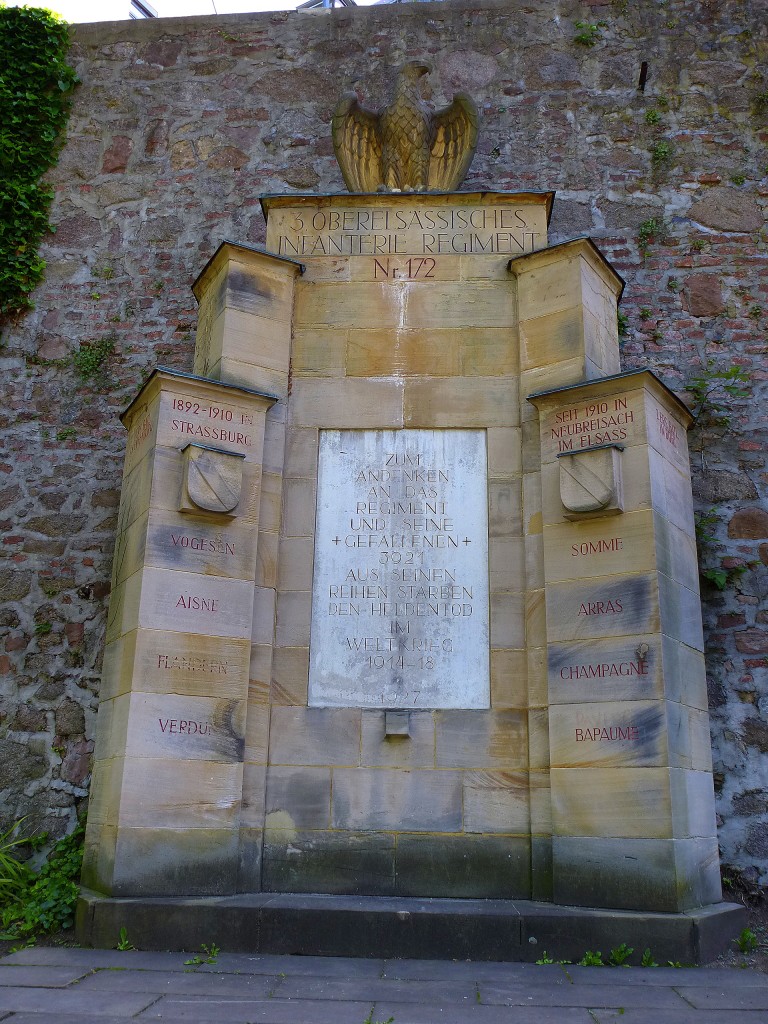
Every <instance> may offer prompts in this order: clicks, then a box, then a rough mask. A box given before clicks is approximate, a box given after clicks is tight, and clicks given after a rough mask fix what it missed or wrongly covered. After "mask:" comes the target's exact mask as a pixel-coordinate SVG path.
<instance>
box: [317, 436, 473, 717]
mask: <svg viewBox="0 0 768 1024" xmlns="http://www.w3.org/2000/svg"><path fill="white" fill-rule="evenodd" d="M488 665H489V632H488V488H487V459H486V444H485V431H483V430H325V431H321V433H320V465H319V477H318V490H317V522H316V528H315V566H314V582H313V594H312V636H311V643H310V660H309V703H310V705H311V706H314V707H364V708H487V707H489V705H490V678H489V667H488Z"/></svg>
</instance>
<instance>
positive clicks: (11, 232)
mask: <svg viewBox="0 0 768 1024" xmlns="http://www.w3.org/2000/svg"><path fill="white" fill-rule="evenodd" d="M68 48H69V30H68V27H67V25H66V23H65V22H63V21H61V20H60V19H59V18H58V16H57V15H55V14H52V13H51V12H50V11H45V10H42V9H39V8H34V7H3V6H0V111H2V117H0V316H2V315H11V316H13V315H18V314H19V313H22V312H24V311H25V310H27V309H30V308H31V306H32V303H31V302H30V301H29V293H30V292H31V291H32V289H33V288H34V287H35V285H36V284H37V283H38V282H39V281H40V280H41V278H42V276H43V270H44V268H45V261H44V260H42V259H41V258H40V256H39V255H38V247H39V244H40V239H41V238H42V236H43V234H44V233H45V232H46V231H48V230H50V224H49V223H48V210H49V208H50V205H51V199H52V198H53V189H52V188H51V187H50V185H46V184H44V183H41V181H40V177H41V175H42V174H44V173H45V171H47V170H48V168H49V167H51V166H53V164H54V163H55V162H56V158H57V156H58V151H59V148H60V146H61V142H62V135H63V129H64V127H65V125H66V121H67V116H68V113H69V104H70V99H71V95H72V90H73V89H74V87H75V85H76V84H77V76H76V75H75V72H74V69H73V68H71V67H70V66H69V65H68V64H67V62H66V54H67V50H68Z"/></svg>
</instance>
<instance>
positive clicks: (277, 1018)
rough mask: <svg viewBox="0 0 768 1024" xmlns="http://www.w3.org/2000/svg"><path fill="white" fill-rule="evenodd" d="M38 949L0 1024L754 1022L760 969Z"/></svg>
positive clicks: (761, 998) (12, 988)
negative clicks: (207, 959) (202, 957)
mask: <svg viewBox="0 0 768 1024" xmlns="http://www.w3.org/2000/svg"><path fill="white" fill-rule="evenodd" d="M191 958H192V954H187V953H147V952H139V951H136V950H132V951H124V952H123V951H118V950H100V949H69V948H64V947H40V948H33V949H25V950H21V951H19V952H17V953H12V954H10V955H9V956H6V957H4V958H3V959H2V960H0V1022H2V1024H83V1022H85V1024H129V1022H139V1024H149V1022H150V1021H167V1022H169V1024H181V1022H188V1024H385V1022H388V1021H390V1018H391V1020H392V1024H438V1022H439V1024H511V1022H514V1024H619V1022H621V1024H694V1022H695V1024H710V1022H711V1024H763V1022H764V1021H766V1020H768V976H766V975H764V974H761V973H759V972H756V971H752V970H738V969H734V970H730V969H726V968H706V967H701V968H679V969H678V968H670V967H659V968H638V967H633V968H607V967H606V968H600V967H578V966H571V965H560V964H547V965H536V964H521V963H488V962H483V963H474V962H467V961H441V960H395V959H387V960H385V959H376V960H361V959H352V958H349V959H347V958H342V957H311V956H306V957H305V956H270V955H266V954H254V955H253V956H251V955H249V954H245V953H242V954H227V953H221V954H219V955H218V956H217V957H216V962H215V963H213V964H187V963H185V960H189V959H191Z"/></svg>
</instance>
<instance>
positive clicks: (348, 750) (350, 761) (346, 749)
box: [269, 706, 360, 765]
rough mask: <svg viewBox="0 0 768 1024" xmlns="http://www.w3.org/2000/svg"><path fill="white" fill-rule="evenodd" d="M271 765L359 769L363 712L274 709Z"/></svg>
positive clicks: (346, 709) (294, 708) (276, 707)
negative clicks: (341, 766)
mask: <svg viewBox="0 0 768 1024" xmlns="http://www.w3.org/2000/svg"><path fill="white" fill-rule="evenodd" d="M269 760H270V764H272V765H301V764H305V765H357V764H359V763H360V710H359V709H356V708H307V707H280V706H275V707H273V709H272V728H271V732H270V757H269Z"/></svg>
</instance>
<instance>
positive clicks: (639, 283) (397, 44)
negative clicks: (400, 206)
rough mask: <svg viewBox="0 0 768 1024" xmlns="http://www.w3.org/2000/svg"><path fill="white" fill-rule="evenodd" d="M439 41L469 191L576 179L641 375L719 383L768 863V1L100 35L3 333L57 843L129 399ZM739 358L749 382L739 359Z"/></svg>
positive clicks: (626, 356) (717, 509) (729, 674)
mask: <svg viewBox="0 0 768 1024" xmlns="http://www.w3.org/2000/svg"><path fill="white" fill-rule="evenodd" d="M579 39H581V40H582V41H581V42H580V41H579ZM589 44H591V45H589ZM413 57H421V58H423V57H426V58H428V59H429V60H431V61H432V63H433V64H434V67H435V73H434V75H433V76H432V78H431V80H430V81H431V83H432V99H433V101H434V102H435V103H437V104H442V103H444V102H447V101H448V100H449V99H450V98H451V96H452V95H453V93H454V92H455V91H457V90H460V89H463V90H466V91H468V92H470V93H471V94H472V95H473V96H474V97H475V99H476V100H477V102H478V105H479V107H480V109H481V114H482V132H481V137H480V145H479V150H478V153H477V155H476V158H475V161H474V164H473V166H472V168H471V171H470V174H469V176H468V178H467V180H466V182H465V184H464V186H463V187H464V188H465V189H471V190H477V189H482V188H484V187H489V188H494V189H510V190H531V189H540V190H548V189H555V190H557V200H556V202H555V207H554V214H553V220H552V231H551V235H550V238H551V240H552V241H558V240H561V239H563V238H567V237H570V236H573V235H578V234H589V235H591V236H592V237H593V238H594V240H595V241H596V242H597V244H598V245H599V246H600V247H601V249H602V250H603V252H604V253H605V254H606V256H607V257H608V258H609V259H610V260H612V261H613V263H614V265H615V267H616V268H617V269H618V270H619V271H620V273H622V274H623V275H624V276H625V278H626V280H627V290H626V293H625V297H624V299H623V302H622V310H623V315H624V316H625V317H626V320H625V322H624V324H625V333H624V335H623V338H622V347H623V354H622V359H623V366H624V368H625V369H632V368H636V367H641V366H650V367H651V368H653V369H655V370H656V371H657V372H658V373H659V374H660V376H661V377H662V379H663V380H664V381H665V382H666V383H668V384H669V385H671V386H672V387H673V388H675V389H676V390H677V391H679V392H685V391H686V387H688V395H689V398H691V399H697V398H701V397H702V396H703V395H705V394H706V393H707V392H711V393H710V394H709V396H708V397H707V398H706V400H705V401H704V408H703V410H702V412H701V415H700V416H699V420H698V423H697V426H696V427H695V428H694V430H693V433H692V436H691V438H690V442H691V448H692V456H693V468H694V486H695V497H696V500H697V504H698V508H699V509H700V510H702V511H704V512H705V513H707V524H708V525H707V529H706V530H705V533H706V534H707V536H708V538H709V539H707V540H706V541H705V542H704V543H703V545H702V551H701V557H702V564H703V566H704V568H705V569H707V570H709V576H710V577H716V580H717V582H719V583H720V584H722V585H723V589H718V587H717V586H716V585H715V583H714V582H712V581H711V580H710V579H706V578H705V579H704V581H703V599H704V617H705V627H706V633H707V653H708V666H709V683H710V701H711V712H712V735H713V744H714V753H715V779H716V786H717V790H718V812H719V826H720V838H721V846H722V855H723V859H724V861H725V862H726V864H728V865H731V866H733V867H734V868H736V869H738V870H739V871H740V872H741V873H742V875H743V876H744V877H745V878H746V879H747V880H749V881H750V882H751V883H755V884H758V883H762V884H765V883H768V795H766V794H768V678H767V676H768V673H767V672H766V669H768V600H767V599H768V509H767V506H766V494H768V469H767V467H766V451H767V450H768V449H767V447H766V433H767V431H766V416H767V415H768V401H767V400H766V386H765V382H766V379H767V378H768V359H766V353H767V352H768V345H767V344H766V335H767V332H768V252H767V250H766V241H767V240H768V230H767V229H766V211H768V177H766V174H768V151H767V150H766V143H767V142H768V3H766V0H718V2H715V0H703V2H693V0H667V2H662V0H658V2H656V0H654V2H648V0H639V2H632V3H628V2H626V0H613V2H610V0H602V2H597V0H595V2H593V3H591V4H587V3H585V4H582V3H577V2H573V0H537V2H536V3H530V2H523V0H502V2H497V0H481V2H475V3H471V2H466V0H460V2H449V3H440V4H437V3H436V4H413V5H399V4H397V5H391V6H383V7H373V8H357V9H339V10H333V11H319V12H312V13H309V12H291V13H288V12H280V13H274V14H259V15H250V14H249V15H238V16H226V17H205V18H187V19H158V20H153V21H140V22H128V21H125V22H119V23H110V24H99V25H86V26H78V27H77V28H76V29H74V30H73V47H72V51H71V60H72V61H73V62H74V63H75V64H76V66H77V70H78V74H79V76H80V78H81V81H82V84H81V85H80V86H79V87H78V89H77V92H76V96H75V102H74V108H73V112H72V116H71V120H70V124H69V132H68V138H67V143H66V146H65V148H64V150H63V152H62V154H61V159H60V161H59V164H58V166H57V167H56V169H55V170H54V171H53V172H52V173H51V174H50V180H51V181H52V183H53V185H54V187H55V190H56V197H55V201H54V206H53V211H52V219H53V222H54V223H55V225H56V232H55V234H52V235H51V236H50V237H49V238H48V239H47V241H46V243H45V246H44V250H43V255H44V257H45V259H46V260H47V263H48V270H47V276H46V280H45V282H44V283H43V284H42V285H41V286H40V287H39V288H38V290H37V292H36V293H35V295H34V296H33V298H34V301H35V304H36V308H35V310H34V311H33V312H32V313H31V314H29V315H28V316H26V317H25V318H24V319H22V320H21V321H20V322H19V323H17V324H6V325H5V327H4V330H3V333H2V346H1V348H0V366H1V367H2V370H3V374H4V389H3V390H4V402H3V403H2V407H1V409H0V416H1V417H2V427H3V436H2V441H1V442H0V518H1V520H2V544H0V558H1V559H2V560H1V561H0V625H1V626H2V631H1V633H0V801H2V809H1V811H0V817H1V818H2V819H3V821H4V822H10V821H12V820H13V819H15V818H17V817H20V816H22V815H27V814H28V815H31V818H30V821H31V822H34V823H35V825H36V826H38V827H40V828H44V829H47V830H49V831H50V832H51V833H52V835H54V836H55V835H60V834H62V833H63V832H65V831H67V830H69V829H71V827H72V826H73V824H74V818H75V814H76V811H77V810H78V809H79V808H80V806H81V805H82V803H83V802H84V800H85V799H86V796H87V791H88V781H89V769H90V755H91V751H92V747H93V731H94V721H95V712H96V707H97V703H98V690H99V669H100V661H101V653H102V647H103V637H104V627H105V616H106V609H107V602H108V596H109V579H110V562H111V556H112V544H113V538H114V532H115V518H116V512H117V506H118V501H119V487H120V475H121V465H122V456H123V451H124V446H125V434H124V431H123V428H122V427H121V426H120V423H119V421H118V418H117V414H118V411H119V410H120V409H122V408H123V407H124V406H125V405H126V404H127V403H128V402H129V400H130V399H131V398H132V397H133V395H134V394H135V393H136V391H137V389H138V387H139V385H140V383H141V382H142V380H143V379H144V378H145V376H146V374H147V373H148V372H149V370H150V369H151V367H152V366H154V365H155V364H156V363H161V364H164V365H168V366H172V367H177V368H180V369H184V370H190V369H191V365H192V354H193V339H194V331H195V324H196V315H197V314H196V307H195V302H194V299H193V297H192V293H191V290H190V285H191V282H192V281H193V280H194V278H195V277H196V276H197V274H198V273H199V272H200V270H201V269H202V267H203V266H204V264H205V263H206V261H207V260H208V258H209V257H210V256H211V255H212V253H213V252H214V250H215V249H216V247H217V246H218V245H219V243H220V242H221V241H222V240H223V239H226V238H228V239H233V240H235V241H240V242H247V243H248V242H249V243H258V242H261V241H263V238H264V220H263V217H262V214H261V210H260V206H259V199H258V197H259V196H260V195H261V194H263V193H268V192H290V191H308V190H313V191H314V190H316V191H340V190H342V189H343V183H342V179H341V175H340V172H339V170H338V167H337V165H336V162H335V160H334V157H333V153H332V147H331V142H330V130H329V121H330V116H331V112H332V110H333V107H334V105H335V103H336V100H337V98H338V96H339V95H340V93H341V92H342V91H343V90H345V89H349V88H356V89H358V90H359V91H360V93H361V95H364V96H365V98H366V99H367V101H368V102H369V103H370V104H371V105H374V106H375V105H377V104H380V103H382V102H384V100H385V99H386V98H387V97H388V92H389V89H390V87H391V84H392V81H393V69H394V68H395V67H396V66H397V65H398V64H400V63H401V62H402V61H404V60H406V59H409V58H413ZM81 346H84V347H85V348H86V349H88V348H89V347H90V355H89V358H83V355H82V349H81ZM78 351H80V352H81V355H80V356H79V357H78V355H77V354H78ZM102 357H103V361H101V362H100V363H99V360H100V358H102ZM708 366H709V369H708V370H707V367H708ZM732 367H738V368H740V369H741V370H742V371H743V372H744V373H745V374H747V375H748V378H749V380H748V383H747V384H746V391H747V395H746V396H745V397H743V398H735V399H734V398H732V397H731V396H729V395H728V394H727V393H725V392H724V391H723V388H722V382H721V380H720V378H718V377H717V375H716V374H717V372H718V371H720V370H724V371H725V370H728V369H730V368H732ZM697 377H698V378H699V383H698V384H695V383H694V385H693V387H691V381H692V380H693V381H695V379H696V378H697ZM721 402H724V404H725V405H726V408H725V410H718V408H717V405H718V404H719V403H721ZM712 570H720V573H721V574H720V575H719V576H717V574H716V572H713V571H712Z"/></svg>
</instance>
